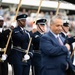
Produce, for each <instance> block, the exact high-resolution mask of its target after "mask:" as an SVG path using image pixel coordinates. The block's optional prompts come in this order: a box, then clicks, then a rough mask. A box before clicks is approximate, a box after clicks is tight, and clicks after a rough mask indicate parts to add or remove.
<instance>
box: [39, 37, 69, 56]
mask: <svg viewBox="0 0 75 75" xmlns="http://www.w3.org/2000/svg"><path fill="white" fill-rule="evenodd" d="M40 49H41V52H43V53H44V54H46V55H49V56H59V55H63V54H68V50H67V48H66V46H64V45H63V46H61V45H58V44H57V43H56V44H54V43H53V41H52V40H51V39H48V38H47V37H44V36H42V37H41V39H40Z"/></svg>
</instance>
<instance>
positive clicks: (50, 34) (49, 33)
mask: <svg viewBox="0 0 75 75" xmlns="http://www.w3.org/2000/svg"><path fill="white" fill-rule="evenodd" d="M48 35H49V37H50V38H51V39H52V41H53V42H54V43H56V44H59V45H60V43H59V42H58V40H57V39H56V38H55V36H54V35H53V34H52V33H51V32H50V31H49V32H48Z"/></svg>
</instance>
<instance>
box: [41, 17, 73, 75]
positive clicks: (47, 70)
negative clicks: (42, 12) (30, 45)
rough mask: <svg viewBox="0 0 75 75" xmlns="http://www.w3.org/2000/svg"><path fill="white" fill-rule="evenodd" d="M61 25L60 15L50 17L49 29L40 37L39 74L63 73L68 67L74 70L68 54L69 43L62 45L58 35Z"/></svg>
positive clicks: (59, 74)
mask: <svg viewBox="0 0 75 75" xmlns="http://www.w3.org/2000/svg"><path fill="white" fill-rule="evenodd" d="M62 25H63V22H62V19H61V17H60V16H54V17H52V19H51V21H50V31H49V32H48V33H46V34H44V35H43V36H42V37H41V39H40V50H41V59H42V61H41V75H65V71H66V70H67V69H68V68H69V67H70V68H71V69H72V70H74V67H73V65H72V62H71V60H70V56H69V50H70V45H69V44H67V43H66V44H65V45H64V44H63V42H62V40H61V38H60V36H59V33H60V32H61V31H62Z"/></svg>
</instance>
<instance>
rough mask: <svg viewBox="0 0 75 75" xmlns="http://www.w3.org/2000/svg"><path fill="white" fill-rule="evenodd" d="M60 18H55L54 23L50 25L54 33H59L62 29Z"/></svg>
mask: <svg viewBox="0 0 75 75" xmlns="http://www.w3.org/2000/svg"><path fill="white" fill-rule="evenodd" d="M62 25H63V23H62V20H61V19H55V21H54V23H53V24H51V25H50V28H51V30H52V32H53V33H54V34H56V35H57V34H59V33H60V32H61V31H62Z"/></svg>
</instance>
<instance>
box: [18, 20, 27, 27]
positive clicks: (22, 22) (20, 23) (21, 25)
mask: <svg viewBox="0 0 75 75" xmlns="http://www.w3.org/2000/svg"><path fill="white" fill-rule="evenodd" d="M17 22H18V25H19V26H20V27H25V25H26V19H22V20H18V21H17Z"/></svg>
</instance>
